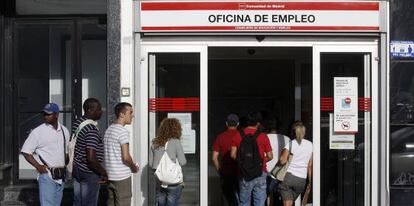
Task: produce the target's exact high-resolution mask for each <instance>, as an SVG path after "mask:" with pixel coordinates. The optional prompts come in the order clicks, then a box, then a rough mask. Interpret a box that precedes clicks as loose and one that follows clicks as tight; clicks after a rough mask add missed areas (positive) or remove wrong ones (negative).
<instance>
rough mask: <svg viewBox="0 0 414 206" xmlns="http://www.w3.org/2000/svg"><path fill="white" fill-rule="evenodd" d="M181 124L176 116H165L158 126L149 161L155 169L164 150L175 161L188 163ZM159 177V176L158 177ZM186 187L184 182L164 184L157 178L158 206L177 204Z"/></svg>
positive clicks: (173, 205) (183, 163) (175, 205)
mask: <svg viewBox="0 0 414 206" xmlns="http://www.w3.org/2000/svg"><path fill="white" fill-rule="evenodd" d="M180 138H181V124H180V121H179V120H178V119H176V118H165V119H163V120H162V121H161V124H160V127H159V128H158V135H157V137H155V138H154V139H153V140H152V146H151V152H150V155H149V163H150V165H151V166H152V169H153V171H154V172H155V170H156V169H157V167H158V164H159V162H160V160H161V157H162V156H163V155H164V152H167V154H168V156H169V157H170V158H171V160H172V161H173V162H176V160H177V159H178V163H179V164H180V165H181V166H184V165H185V164H186V163H187V159H186V158H185V155H184V150H183V146H182V145H181V141H180ZM166 143H168V146H167V150H166V151H165V144H166ZM156 179H157V177H156ZM183 187H184V183H178V184H174V185H163V184H161V182H160V181H159V180H158V179H157V184H156V194H155V196H156V202H157V203H156V204H157V205H158V206H177V205H179V204H178V202H179V200H180V198H181V193H182V190H183Z"/></svg>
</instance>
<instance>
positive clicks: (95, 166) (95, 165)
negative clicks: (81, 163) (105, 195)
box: [86, 148, 108, 184]
mask: <svg viewBox="0 0 414 206" xmlns="http://www.w3.org/2000/svg"><path fill="white" fill-rule="evenodd" d="M86 160H87V162H88V166H89V168H91V169H92V170H93V171H95V172H96V173H98V174H99V175H100V176H101V181H100V183H102V184H103V183H106V182H107V181H108V174H107V173H106V170H105V169H104V168H103V167H102V165H101V163H99V161H98V159H97V158H96V150H95V149H92V148H86Z"/></svg>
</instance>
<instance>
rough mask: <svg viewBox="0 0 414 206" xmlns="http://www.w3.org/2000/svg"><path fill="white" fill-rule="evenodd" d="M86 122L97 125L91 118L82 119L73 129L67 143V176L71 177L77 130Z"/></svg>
mask: <svg viewBox="0 0 414 206" xmlns="http://www.w3.org/2000/svg"><path fill="white" fill-rule="evenodd" d="M88 124H93V125H95V126H96V125H98V123H97V122H96V121H93V120H91V119H87V120H84V121H83V122H81V123H80V124H79V126H78V128H76V130H75V133H73V134H72V136H71V137H70V140H69V145H68V152H69V163H68V165H66V170H67V172H68V175H67V176H68V178H70V177H71V174H72V170H73V158H74V157H75V146H76V139H77V138H78V134H79V132H80V131H81V130H82V129H83V128H84V127H85V126H86V125H88Z"/></svg>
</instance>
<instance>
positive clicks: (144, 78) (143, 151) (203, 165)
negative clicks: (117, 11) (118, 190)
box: [133, 45, 208, 205]
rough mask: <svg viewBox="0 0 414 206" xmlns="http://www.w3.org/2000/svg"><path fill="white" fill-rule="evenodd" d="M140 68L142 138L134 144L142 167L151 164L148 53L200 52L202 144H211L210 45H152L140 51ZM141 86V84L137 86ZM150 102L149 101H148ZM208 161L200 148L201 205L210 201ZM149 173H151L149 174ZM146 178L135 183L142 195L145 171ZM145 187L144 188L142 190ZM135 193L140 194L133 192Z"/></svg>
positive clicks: (137, 199) (137, 200)
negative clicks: (209, 122) (149, 160)
mask: <svg viewBox="0 0 414 206" xmlns="http://www.w3.org/2000/svg"><path fill="white" fill-rule="evenodd" d="M140 51H141V58H140V69H139V70H136V71H139V72H137V73H139V78H138V79H137V80H138V81H136V82H138V84H139V89H136V92H137V98H138V99H141V100H142V101H136V106H137V108H138V109H137V110H138V111H139V112H138V114H139V116H140V118H139V120H138V121H135V124H134V127H135V128H138V132H137V133H136V134H138V135H139V137H141V138H140V143H139V145H141V146H140V147H137V145H134V150H135V151H139V153H140V154H139V156H138V157H136V159H138V160H139V162H141V165H148V152H149V141H148V136H149V130H150V129H149V119H150V115H149V109H148V99H149V98H150V97H149V93H150V90H149V83H150V79H149V77H150V75H149V69H150V68H149V67H150V65H149V62H150V59H149V57H150V56H149V54H151V53H198V54H199V55H200V143H199V144H200V145H208V132H207V130H208V117H207V115H208V90H207V89H208V85H207V83H208V78H207V74H208V65H207V64H208V61H207V46H206V45H185V46H183V45H165V46H164V45H152V46H143V47H142V48H141V50H140ZM137 86H138V85H137ZM146 100H147V101H146ZM206 159H208V148H207V147H202V146H200V204H201V205H203V203H207V201H208V200H207V198H208V161H202V160H206ZM147 172H148V171H147ZM143 173H144V174H143V175H142V176H141V177H143V178H141V179H140V180H137V181H134V184H133V185H134V186H133V187H134V188H133V190H134V191H141V192H142V194H148V191H147V190H148V187H146V186H147V185H148V178H145V177H148V176H147V175H149V174H147V173H146V172H144V171H143ZM141 185H142V187H141ZM133 194H141V193H137V192H134V193H133ZM146 198H148V196H147V197H135V205H144V204H147V203H148V201H145V199H146Z"/></svg>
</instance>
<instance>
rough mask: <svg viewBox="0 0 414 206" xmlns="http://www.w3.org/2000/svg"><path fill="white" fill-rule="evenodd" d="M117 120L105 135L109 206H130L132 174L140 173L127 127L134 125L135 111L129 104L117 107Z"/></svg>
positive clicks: (123, 103) (120, 104)
mask: <svg viewBox="0 0 414 206" xmlns="http://www.w3.org/2000/svg"><path fill="white" fill-rule="evenodd" d="M115 116H116V120H115V121H114V122H113V123H112V124H111V126H109V127H108V129H107V130H106V132H105V135H104V145H105V158H104V159H105V169H106V171H107V173H108V180H109V182H108V202H107V204H108V206H130V205H131V197H132V183H131V172H132V173H137V172H138V169H139V168H138V164H135V163H134V161H133V159H132V157H131V155H130V154H129V131H128V130H127V129H126V128H125V125H130V124H131V123H132V118H134V110H133V109H132V105H131V104H130V103H127V102H121V103H118V104H117V105H116V106H115Z"/></svg>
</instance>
